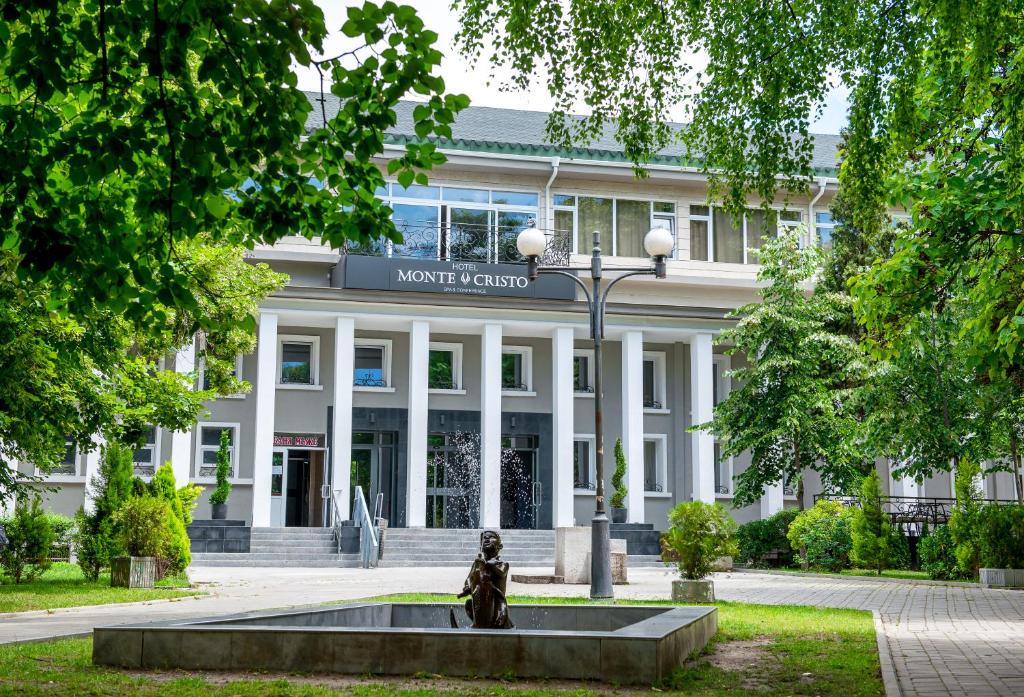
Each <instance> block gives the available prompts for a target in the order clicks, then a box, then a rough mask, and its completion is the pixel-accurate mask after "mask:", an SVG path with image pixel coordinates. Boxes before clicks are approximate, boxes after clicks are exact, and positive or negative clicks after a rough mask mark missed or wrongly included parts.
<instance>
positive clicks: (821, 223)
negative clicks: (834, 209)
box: [814, 213, 836, 249]
mask: <svg viewBox="0 0 1024 697" xmlns="http://www.w3.org/2000/svg"><path fill="white" fill-rule="evenodd" d="M814 227H815V229H817V231H818V244H819V245H820V246H821V248H822V249H831V248H832V232H833V231H834V230H835V227H836V223H835V221H834V220H833V219H832V214H831V213H815V214H814Z"/></svg>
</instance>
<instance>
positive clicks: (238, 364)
mask: <svg viewBox="0 0 1024 697" xmlns="http://www.w3.org/2000/svg"><path fill="white" fill-rule="evenodd" d="M277 369H278V372H280V370H281V364H280V362H278V364H277ZM235 377H236V378H238V379H239V380H242V379H244V378H243V377H242V354H238V355H237V356H235ZM278 381H279V382H280V377H279V378H278ZM204 382H206V359H205V358H200V359H199V372H198V375H197V380H196V389H197V390H202V389H203V383H204ZM213 398H214V399H245V393H244V392H237V393H235V394H225V395H214V397H213Z"/></svg>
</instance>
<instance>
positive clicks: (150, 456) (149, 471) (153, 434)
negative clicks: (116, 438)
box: [132, 426, 160, 477]
mask: <svg viewBox="0 0 1024 697" xmlns="http://www.w3.org/2000/svg"><path fill="white" fill-rule="evenodd" d="M157 433H158V432H157V429H156V427H155V426H148V427H147V428H146V434H145V438H144V440H145V442H144V443H143V444H142V447H141V448H137V449H136V450H135V452H134V453H133V454H132V464H133V466H134V468H135V474H136V475H137V476H140V477H152V476H153V473H154V472H155V471H156V461H157V458H158V457H159V456H160V454H159V452H158V446H157V442H158V441H157Z"/></svg>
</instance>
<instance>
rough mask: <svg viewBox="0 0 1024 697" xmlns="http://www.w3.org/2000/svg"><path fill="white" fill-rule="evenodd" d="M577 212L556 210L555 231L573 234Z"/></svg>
mask: <svg viewBox="0 0 1024 697" xmlns="http://www.w3.org/2000/svg"><path fill="white" fill-rule="evenodd" d="M574 218H575V214H574V212H573V211H559V210H556V211H555V231H556V232H559V233H562V234H568V235H572V234H573V230H574V228H575V222H574V220H573V219H574Z"/></svg>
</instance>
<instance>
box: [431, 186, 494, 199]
mask: <svg viewBox="0 0 1024 697" xmlns="http://www.w3.org/2000/svg"><path fill="white" fill-rule="evenodd" d="M442 198H444V200H445V201H463V202H465V203H487V202H488V199H489V198H490V192H489V191H488V190H487V189H460V188H456V187H454V186H446V187H444V189H443V196H442Z"/></svg>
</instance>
